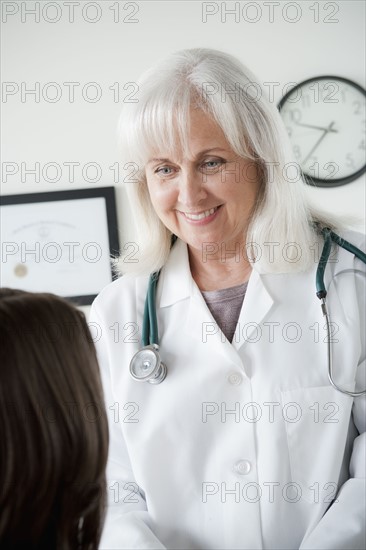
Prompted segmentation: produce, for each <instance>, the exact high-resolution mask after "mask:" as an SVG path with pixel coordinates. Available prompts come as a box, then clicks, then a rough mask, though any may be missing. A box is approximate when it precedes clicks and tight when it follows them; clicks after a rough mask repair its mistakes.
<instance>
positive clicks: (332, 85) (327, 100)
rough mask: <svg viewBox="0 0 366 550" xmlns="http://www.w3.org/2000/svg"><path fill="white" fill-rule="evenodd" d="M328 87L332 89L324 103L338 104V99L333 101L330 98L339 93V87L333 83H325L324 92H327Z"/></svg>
mask: <svg viewBox="0 0 366 550" xmlns="http://www.w3.org/2000/svg"><path fill="white" fill-rule="evenodd" d="M329 87H331V88H333V91H332V92H330V93H328V95H326V96H325V98H324V103H338V99H333V98H332V96H333V95H334V94H336V93H337V92H338V91H339V86H338V85H337V84H335V83H334V82H327V84H324V90H327V89H328V88H329Z"/></svg>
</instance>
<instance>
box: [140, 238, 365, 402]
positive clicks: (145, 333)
mask: <svg viewBox="0 0 366 550" xmlns="http://www.w3.org/2000/svg"><path fill="white" fill-rule="evenodd" d="M321 232H322V234H323V237H324V246H323V250H322V254H321V256H320V260H319V265H318V268H317V271H316V295H317V297H318V298H319V299H320V300H321V308H322V313H323V316H324V317H325V321H326V327H327V355H328V378H329V381H330V383H331V384H332V386H333V387H334V388H335V389H336V390H338V391H340V392H342V393H344V394H346V395H350V396H351V397H358V396H360V395H363V394H365V393H366V390H363V391H359V392H352V391H348V390H344V389H342V388H340V387H339V386H338V385H337V384H336V383H335V382H334V380H333V358H332V347H331V338H330V330H331V329H330V318H329V313H328V311H327V306H326V296H327V291H326V290H325V284H324V272H325V268H326V266H327V262H328V259H329V255H330V252H331V247H332V241H333V242H335V243H336V244H338V246H340V247H342V248H344V249H345V250H348V251H349V252H351V253H352V254H354V255H355V256H357V258H359V259H360V260H361V261H362V262H363V263H365V264H366V254H365V253H364V252H362V251H361V250H359V249H358V248H357V247H356V246H354V245H353V244H351V243H349V242H348V241H346V240H344V239H342V238H341V237H340V236H339V235H337V234H336V233H334V232H333V231H332V230H331V229H329V228H323V229H322V230H321ZM175 239H176V237H175V236H173V238H172V244H173V243H174V241H175ZM159 275H160V270H159V271H156V272H154V273H152V274H151V275H150V278H149V283H148V288H147V295H146V300H145V308H144V318H143V323H142V345H143V348H142V349H140V350H139V351H138V352H137V353H135V355H134V356H133V357H132V359H131V362H130V373H131V376H132V378H133V379H134V380H137V381H138V382H149V383H150V384H160V383H161V382H162V381H163V380H164V379H165V377H166V375H167V368H166V365H165V364H164V363H163V362H162V361H161V359H160V354H159V334H158V322H157V318H156V287H157V284H158V281H159Z"/></svg>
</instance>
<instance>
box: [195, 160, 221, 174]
mask: <svg viewBox="0 0 366 550" xmlns="http://www.w3.org/2000/svg"><path fill="white" fill-rule="evenodd" d="M223 164H225V161H224V160H223V159H217V160H208V161H206V162H204V163H202V165H201V166H202V167H203V168H205V169H206V170H208V171H209V172H215V170H218V168H220V166H222V165H223Z"/></svg>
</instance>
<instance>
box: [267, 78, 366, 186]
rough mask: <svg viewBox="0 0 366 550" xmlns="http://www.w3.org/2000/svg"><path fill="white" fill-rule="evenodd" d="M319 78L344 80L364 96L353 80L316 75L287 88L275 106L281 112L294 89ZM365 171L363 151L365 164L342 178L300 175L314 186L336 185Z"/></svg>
mask: <svg viewBox="0 0 366 550" xmlns="http://www.w3.org/2000/svg"><path fill="white" fill-rule="evenodd" d="M319 80H330V81H340V82H345V83H346V84H348V85H350V86H352V87H354V88H356V89H357V90H358V91H359V92H361V93H362V94H363V95H365V96H366V90H365V89H364V88H362V87H361V86H360V85H359V84H357V83H356V82H353V80H349V79H348V78H343V77H341V76H317V77H312V78H308V79H307V80H303V81H302V82H300V83H299V84H297V85H296V86H294V87H293V88H291V90H289V91H288V92H287V93H286V94H285V95H284V96H283V97H282V99H281V100H280V101H279V103H278V105H277V108H278V110H279V111H280V112H281V110H282V108H283V106H284V105H285V103H286V102H287V101H288V99H289V97H290V96H291V95H292V94H293V93H294V92H296V90H298V89H301V88H303V87H304V86H305V85H307V84H309V83H310V82H317V81H319ZM365 171H366V153H365V164H364V166H363V167H362V168H360V169H359V170H357V171H356V172H354V173H352V174H350V175H349V176H345V177H343V178H335V179H328V178H327V179H325V178H317V177H315V176H311V175H310V174H307V173H306V172H304V171H303V170H302V176H303V178H304V180H305V181H306V183H308V184H309V185H313V186H316V187H337V186H339V185H344V184H346V183H350V182H351V181H354V180H355V179H357V178H359V177H360V176H362V174H363V173H364V172H365Z"/></svg>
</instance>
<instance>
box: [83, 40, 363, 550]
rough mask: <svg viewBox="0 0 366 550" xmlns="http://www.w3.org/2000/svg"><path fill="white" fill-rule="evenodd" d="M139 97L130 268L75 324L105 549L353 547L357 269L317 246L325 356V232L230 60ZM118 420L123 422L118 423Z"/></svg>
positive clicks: (169, 62)
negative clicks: (100, 449)
mask: <svg viewBox="0 0 366 550" xmlns="http://www.w3.org/2000/svg"><path fill="white" fill-rule="evenodd" d="M138 86H139V100H138V102H137V103H130V104H125V105H124V108H123V112H122V115H121V120H120V134H121V151H122V155H123V158H124V160H125V161H126V162H133V163H135V164H137V165H138V167H139V170H138V172H137V174H136V181H135V182H131V183H130V184H128V194H129V199H130V201H131V206H132V210H133V213H134V215H135V216H136V222H137V223H136V227H137V228H138V233H139V235H138V237H139V242H138V244H139V258H138V259H139V261H138V262H137V263H127V262H125V261H124V260H125V258H124V257H123V256H121V257H120V259H119V266H120V270H121V273H125V274H124V275H123V276H122V277H120V278H119V279H118V280H116V281H114V282H113V283H111V284H110V285H108V286H107V287H106V288H104V289H103V291H102V292H101V293H100V294H99V296H98V297H97V298H96V300H95V301H94V303H93V306H92V310H91V320H92V321H93V322H95V323H97V324H98V326H99V327H100V328H101V337H100V339H99V340H98V342H97V343H96V347H97V351H98V355H99V362H100V364H101V367H102V376H103V385H104V392H105V396H106V402H107V404H108V406H107V409H108V411H109V414H110V419H109V427H110V434H111V446H110V454H109V461H108V478H109V480H110V482H109V484H108V485H109V487H110V490H113V494H111V495H110V499H109V502H110V506H109V509H108V513H107V519H106V524H105V529H104V532H103V536H102V541H101V548H106V549H107V548H108V549H111V548H119V549H120V548H135V549H140V548H157V549H164V548H171V549H192V550H193V549H199V548H201V549H203V548H205V549H209V550H214V549H220V550H223V549H228V550H229V549H230V550H232V549H240V550H253V549H257V550H259V549H272V550H274V549H278V550H279V549H281V550H282V549H285V548H287V549H290V548H291V549H301V550H319V549H320V548H321V549H323V550H325V549H328V550H331V549H332V550H334V549H338V550H341V549H344V548H348V549H351V548H352V549H356V548H358V549H360V548H362V547H363V545H364V540H365V524H364V518H365V516H366V513H365V464H366V462H365V457H364V448H365V447H364V443H365V440H364V439H363V438H364V437H365V433H364V432H365V430H366V426H365V416H364V410H365V409H364V407H365V395H358V397H354V396H355V395H356V393H352V392H354V391H355V390H357V391H359V390H361V389H363V388H364V387H365V378H366V374H365V361H364V359H365V334H366V330H365V308H364V307H360V304H362V303H363V302H364V300H365V293H366V290H365V278H364V275H362V274H364V271H365V268H364V265H363V264H362V262H361V260H359V259H358V258H355V257H354V256H353V254H349V253H347V252H346V251H345V250H343V249H340V248H339V247H338V246H337V247H336V246H334V247H333V248H329V251H331V253H332V255H331V261H329V263H328V266H327V269H326V271H325V285H324V288H326V291H328V290H329V300H328V302H327V304H328V305H329V310H330V311H331V312H332V314H333V313H334V315H335V319H334V321H335V322H334V323H333V324H332V325H331V328H332V329H333V331H332V333H331V335H330V336H331V337H332V338H330V336H329V335H328V338H327V333H326V332H325V333H324V332H323V330H324V326H325V321H324V317H323V313H324V311H325V298H324V302H323V304H322V306H323V308H322V309H321V308H320V307H319V305H320V304H319V300H318V297H317V296H318V295H316V291H315V280H316V275H317V274H318V272H317V267H318V259H319V255H320V252H319V251H320V250H321V248H322V247H323V244H324V240H323V236H322V233H321V229H324V227H323V226H326V227H328V228H335V227H338V228H340V224H339V222H338V221H337V220H331V219H329V217H325V216H323V215H322V214H321V213H319V212H317V211H316V210H315V209H314V208H312V207H311V206H310V205H309V204H308V203H307V201H306V200H305V197H304V187H305V186H304V185H303V182H302V179H301V176H300V174H299V172H298V170H297V169H298V166H297V165H296V163H295V162H294V160H293V157H292V152H291V147H290V145H289V141H288V137H287V134H286V130H285V128H284V126H283V123H282V121H281V118H280V116H279V114H278V112H277V110H276V108H275V107H274V106H273V105H271V104H270V103H268V102H267V100H266V99H265V97H264V95H263V93H262V92H261V89H260V87H259V84H257V83H256V80H255V78H254V76H253V75H252V74H251V73H250V72H249V71H248V70H247V69H246V68H245V67H244V66H243V65H242V64H241V63H240V62H239V61H238V60H236V59H235V58H233V57H232V56H230V55H228V54H226V53H223V52H219V51H215V50H208V49H200V48H198V49H192V50H184V51H181V52H177V53H175V54H173V55H171V56H170V57H168V58H167V59H166V60H163V61H162V62H160V63H158V64H157V65H156V66H155V67H153V68H152V69H150V70H149V71H147V73H145V75H144V76H143V77H141V79H140V80H139V82H138ZM128 166H130V165H128ZM328 234H329V230H328V229H325V235H328ZM345 234H346V232H343V233H342V237H343V236H344V235H345ZM348 239H350V240H351V241H352V242H356V244H357V246H362V247H364V242H363V241H364V240H363V238H362V236H360V235H358V234H357V233H351V234H350V237H348ZM338 242H343V241H342V239H340V241H338ZM319 247H321V248H319ZM340 250H341V251H340ZM126 260H127V258H126ZM323 264H324V262H323V260H322V265H323ZM150 274H151V277H149V275H150ZM318 279H319V277H318V276H317V280H318ZM326 291H325V294H326ZM318 294H319V292H318ZM154 314H156V320H157V322H155V320H154ZM327 320H328V318H327ZM131 327H133V328H134V333H133V334H132V335H131V333H130V332H129V334H128V335H125V336H124V337H123V331H124V330H128V329H129V328H131ZM116 328H117V330H115V329H116ZM111 329H112V330H113V332H111ZM158 331H160V334H158ZM335 333H336V339H334V338H333V337H334V336H335ZM141 337H142V338H141ZM141 340H142V345H143V349H141ZM330 340H332V344H331V346H334V347H336V352H337V353H336V354H334V356H335V357H334V363H333V376H334V379H335V381H336V383H337V384H339V386H340V387H342V388H346V390H347V391H348V393H344V392H341V391H337V390H336V389H335V386H333V385H332V384H333V383H332V382H331V381H330V379H328V371H327V344H326V343H325V342H327V341H330ZM331 349H332V348H331ZM160 354H161V359H160ZM147 382H148V383H147ZM120 403H124V408H126V407H128V406H130V405H131V404H134V407H135V409H134V410H135V411H137V412H138V418H134V420H133V421H131V422H128V421H123V422H119V421H118V414H117V420H116V412H118V407H116V405H119V404H120ZM278 411H282V414H281V413H280V414H277V413H278Z"/></svg>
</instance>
